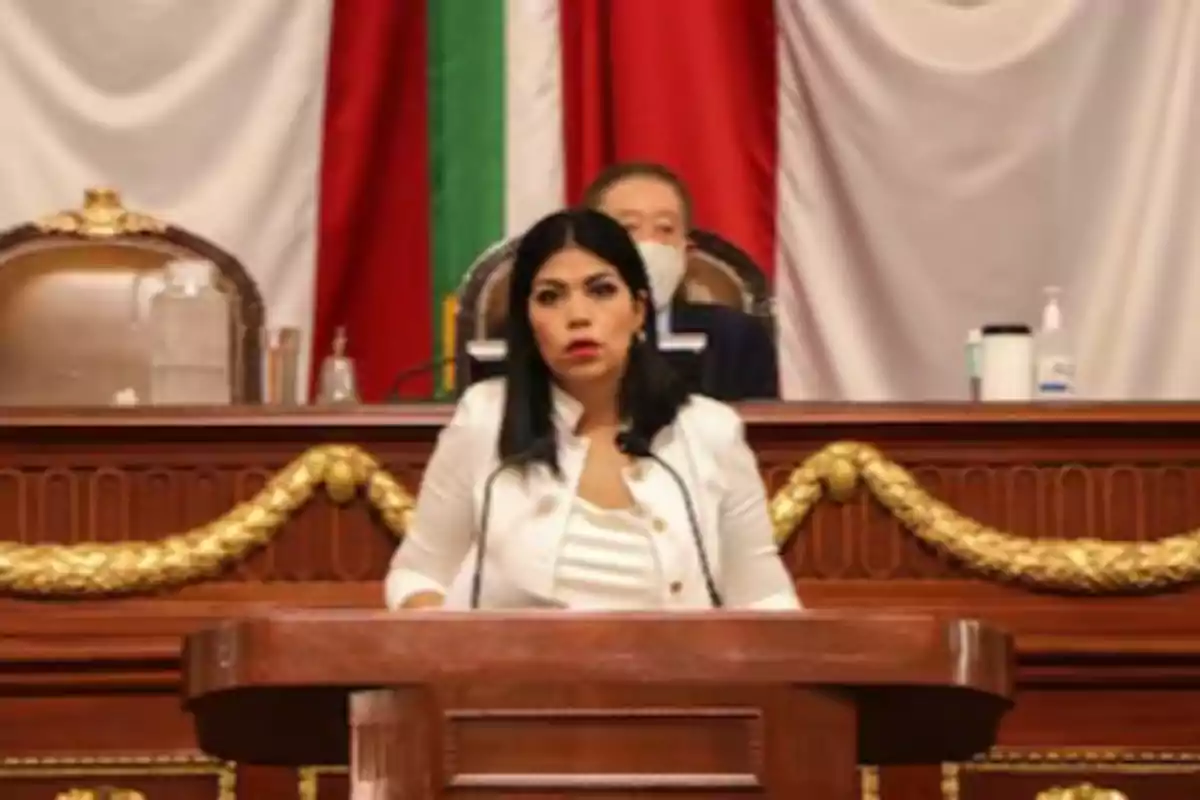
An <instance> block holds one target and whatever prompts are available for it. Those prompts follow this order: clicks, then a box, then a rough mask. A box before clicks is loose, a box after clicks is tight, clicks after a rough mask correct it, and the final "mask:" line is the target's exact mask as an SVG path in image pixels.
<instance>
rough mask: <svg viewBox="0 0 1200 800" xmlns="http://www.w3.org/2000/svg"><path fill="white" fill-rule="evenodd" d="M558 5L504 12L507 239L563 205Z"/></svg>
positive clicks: (517, 6) (539, 0) (519, 4)
mask: <svg viewBox="0 0 1200 800" xmlns="http://www.w3.org/2000/svg"><path fill="white" fill-rule="evenodd" d="M559 2H560V0H507V4H506V7H505V37H504V38H505V42H504V49H505V81H506V87H505V130H504V141H505V145H504V149H505V154H504V155H505V168H504V173H505V193H506V196H505V235H506V237H507V236H513V235H516V234H519V233H522V232H523V231H524V230H525V229H526V228H527V227H529V225H530V224H532V223H533V222H535V221H537V219H538V218H539V217H541V216H543V215H545V214H548V213H550V212H551V211H554V210H555V209H557V208H561V207H562V205H563V204H564V202H565V194H566V177H565V169H564V162H565V157H564V154H563V151H564V145H563V112H562V52H561V41H562V38H561V36H560V35H559V11H558V4H559Z"/></svg>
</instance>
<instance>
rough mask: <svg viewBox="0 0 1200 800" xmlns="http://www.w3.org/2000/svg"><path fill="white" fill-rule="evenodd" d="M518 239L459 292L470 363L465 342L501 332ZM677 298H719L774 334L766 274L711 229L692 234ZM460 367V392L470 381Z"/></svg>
mask: <svg viewBox="0 0 1200 800" xmlns="http://www.w3.org/2000/svg"><path fill="white" fill-rule="evenodd" d="M518 241H519V239H517V238H513V239H510V240H508V241H505V242H500V243H498V244H497V245H495V246H493V247H492V248H490V249H488V250H487V251H486V252H484V253H483V255H481V256H480V257H479V258H478V259H476V261H475V263H474V264H472V265H471V268H470V269H469V270H468V272H467V274H466V276H465V278H464V279H463V283H462V286H461V288H460V289H459V292H458V303H457V309H456V313H455V322H454V340H455V356H456V358H457V359H458V363H460V364H461V363H465V362H464V361H463V359H465V357H466V343H467V342H473V341H480V340H488V339H495V338H498V337H499V336H500V335H501V331H502V330H503V326H504V321H505V317H506V315H507V310H508V276H509V272H510V271H511V270H512V260H513V257H514V255H515V254H516V249H517V243H518ZM675 299H678V300H684V301H686V302H689V303H718V304H720V305H726V306H730V307H732V308H736V309H739V310H741V311H744V312H746V313H748V314H751V315H753V316H755V317H757V318H759V319H760V320H762V323H763V324H764V325H765V326H767V328H768V329H769V330H770V331H771V333H772V334H774V327H775V320H774V304H773V301H772V296H771V291H770V287H769V286H768V284H767V278H766V275H765V274H764V273H763V271H762V270H761V269H760V268H759V267H758V265H757V264H755V263H754V261H753V260H752V259H751V258H750V256H748V255H747V254H746V253H745V252H744V251H742V250H741V249H740V248H738V247H737V246H736V245H734V244H733V243H732V242H729V241H726V240H725V239H722V238H721V237H720V236H718V235H717V234H715V233H712V232H711V231H702V230H694V231H692V233H691V235H690V236H689V245H688V261H687V271H686V272H685V273H684V277H683V281H682V282H681V283H680V287H679V290H678V291H677V292H676V294H675ZM463 373H464V371H463V370H457V371H456V374H455V383H456V386H457V389H458V391H460V392H461V391H462V390H463V389H464V388H465V386H464V383H465V377H466V376H465V375H464V374H463Z"/></svg>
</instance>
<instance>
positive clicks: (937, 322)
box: [776, 0, 1200, 400]
mask: <svg viewBox="0 0 1200 800" xmlns="http://www.w3.org/2000/svg"><path fill="white" fill-rule="evenodd" d="M776 12H777V17H778V22H779V26H780V27H779V31H780V36H779V42H780V51H779V65H780V74H779V82H780V93H779V97H780V110H779V114H780V141H779V147H780V168H779V176H780V181H779V203H780V213H779V219H780V225H779V228H780V229H779V231H778V237H779V247H780V258H779V262H778V264H779V266H778V273H777V280H778V282H779V292H778V296H779V303H780V306H781V307H788V306H789V304H791V308H790V311H789V313H786V314H781V325H780V327H781V331H780V336H781V340H780V347H781V351H782V355H783V358H782V359H781V362H782V364H781V368H782V370H783V376H782V379H783V385H784V392H785V395H786V396H787V397H789V398H793V399H804V398H825V399H855V400H925V399H954V398H961V397H964V396H965V393H966V379H965V363H964V356H963V343H964V339H965V336H966V334H967V331H968V329H970V328H971V327H973V326H977V325H980V324H983V323H989V322H1014V321H1019V322H1028V323H1033V324H1036V323H1037V322H1038V321H1039V310H1040V307H1041V304H1042V301H1043V295H1042V289H1043V287H1045V286H1047V285H1051V284H1053V285H1058V286H1061V287H1062V290H1063V293H1064V306H1065V314H1066V321H1067V324H1068V327H1069V328H1070V331H1071V333H1072V335H1073V337H1074V341H1075V347H1076V354H1077V358H1078V361H1079V389H1080V393H1081V394H1082V395H1083V396H1084V397H1088V398H1106V399H1150V398H1189V399H1194V398H1197V397H1200V365H1198V364H1197V356H1196V355H1195V354H1194V353H1193V349H1192V348H1193V346H1194V344H1195V343H1200V2H1197V1H1196V0H836V2H825V1H824V0H777V2H776Z"/></svg>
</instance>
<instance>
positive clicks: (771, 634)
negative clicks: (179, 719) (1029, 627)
mask: <svg viewBox="0 0 1200 800" xmlns="http://www.w3.org/2000/svg"><path fill="white" fill-rule="evenodd" d="M1012 662H1013V658H1012V644H1011V640H1010V638H1009V637H1008V636H1007V635H1006V634H1004V633H1001V632H999V631H998V630H996V629H993V628H990V627H988V626H986V625H983V624H981V623H979V622H975V621H953V620H952V621H946V620H938V619H933V618H928V617H915V616H898V615H862V614H838V613H824V612H800V613H790V612H789V613H779V612H771V613H745V612H685V613H675V614H662V613H635V614H591V613H575V612H561V611H557V612H556V611H533V612H520V613H507V612H505V613H500V612H474V613H459V612H445V611H431V612H406V613H403V614H387V613H374V612H367V613H363V612H284V613H273V614H269V615H266V616H261V617H253V618H246V619H241V620H235V621H230V622H227V623H224V624H222V625H220V626H218V627H216V628H213V629H209V630H204V631H201V632H199V633H196V634H193V635H191V636H189V637H188V638H187V640H186V644H185V651H184V669H185V686H186V693H187V703H188V706H189V709H190V710H191V711H192V712H193V714H194V716H195V724H196V730H197V734H198V739H199V742H200V745H201V747H202V748H203V749H204V750H205V751H207V752H208V753H210V754H212V755H215V756H218V757H221V758H226V759H230V760H236V761H240V762H244V763H251V764H281V765H282V764H286V765H303V764H321V765H330V764H346V763H349V765H350V774H351V782H352V787H353V788H352V797H354V798H356V800H358V799H359V798H371V799H372V800H384V799H385V798H386V800H400V799H401V798H403V800H425V799H426V798H441V797H455V798H457V797H462V798H500V797H503V798H510V799H511V798H516V797H525V796H534V795H536V796H537V797H588V798H592V797H595V798H615V797H623V798H625V797H630V796H641V795H645V794H651V793H652V794H659V793H662V792H666V793H668V794H669V795H670V796H671V797H705V798H712V797H734V796H736V797H738V798H745V797H755V796H757V797H771V798H787V799H788V800H792V799H793V798H795V799H796V800H799V799H801V798H803V799H804V800H851V798H857V797H859V791H860V787H859V783H858V779H857V770H856V767H857V766H858V765H859V764H860V763H861V764H894V763H903V764H907V763H936V762H940V761H950V760H965V759H968V758H970V757H971V756H973V755H975V754H977V753H980V752H982V751H985V750H987V749H988V747H989V746H990V745H991V744H992V742H993V738H994V735H995V731H996V727H997V723H998V722H999V720H1000V718H1001V716H1002V715H1003V714H1004V712H1005V711H1006V710H1007V709H1008V707H1009V703H1010V701H1009V696H1010V692H1011V686H1012V679H1013V676H1012Z"/></svg>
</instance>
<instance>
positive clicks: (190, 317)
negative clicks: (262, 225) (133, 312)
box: [145, 260, 233, 405]
mask: <svg viewBox="0 0 1200 800" xmlns="http://www.w3.org/2000/svg"><path fill="white" fill-rule="evenodd" d="M232 318H233V310H232V308H231V300H230V298H229V296H228V295H226V294H225V293H224V292H222V291H221V290H220V288H219V287H218V286H217V269H216V266H215V265H214V264H213V263H212V262H210V261H203V260H180V261H173V262H171V263H169V264H167V266H166V268H165V270H164V279H163V288H162V290H161V291H159V292H156V293H155V294H154V295H153V296H152V297H151V298H150V303H149V310H148V312H147V314H146V325H145V331H146V335H147V337H148V339H149V342H148V346H149V351H150V402H151V403H152V404H154V405H229V404H230V403H231V402H232V399H233V397H232V396H233V388H232V386H233V383H232V369H231V364H230V355H231V341H230V337H231V329H232V324H231V323H232Z"/></svg>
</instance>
